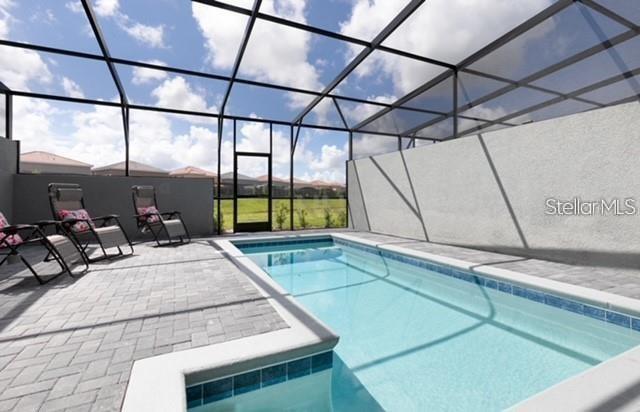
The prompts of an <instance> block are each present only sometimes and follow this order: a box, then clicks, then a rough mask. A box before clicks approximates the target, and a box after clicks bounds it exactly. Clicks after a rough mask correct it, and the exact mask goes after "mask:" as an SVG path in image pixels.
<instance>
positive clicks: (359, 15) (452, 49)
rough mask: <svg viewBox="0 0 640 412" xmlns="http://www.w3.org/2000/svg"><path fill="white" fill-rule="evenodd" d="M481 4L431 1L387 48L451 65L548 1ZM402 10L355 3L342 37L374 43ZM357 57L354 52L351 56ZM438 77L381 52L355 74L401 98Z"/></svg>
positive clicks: (361, 0)
mask: <svg viewBox="0 0 640 412" xmlns="http://www.w3.org/2000/svg"><path fill="white" fill-rule="evenodd" d="M485 3H486V2H485V1H483V0H433V1H429V2H427V3H425V4H424V5H423V6H421V7H420V8H419V9H418V10H417V11H416V12H415V13H414V14H413V15H412V16H411V17H410V18H409V19H408V20H407V21H406V22H405V23H404V24H403V25H402V26H400V27H399V28H398V29H397V30H396V31H395V32H394V33H392V34H391V36H390V37H389V38H388V39H387V41H386V42H385V45H388V46H390V47H394V48H398V49H401V50H408V51H411V52H413V53H416V54H420V55H424V56H428V57H432V58H435V59H439V60H444V61H448V62H450V63H454V64H455V63H458V62H459V61H460V60H461V59H462V58H464V57H466V56H467V55H468V54H470V53H472V52H473V51H475V50H477V49H479V48H480V47H482V46H484V45H486V44H488V43H489V42H491V41H493V40H495V39H496V38H497V37H498V36H500V35H501V34H503V33H505V32H507V31H508V30H510V29H511V28H513V27H515V26H516V25H517V24H519V23H521V22H523V21H524V20H526V19H527V18H529V17H531V16H532V15H534V14H535V13H536V12H537V11H539V10H541V9H542V8H544V7H545V6H547V5H549V4H550V3H551V0H531V1H526V2H520V3H519V4H518V7H514V6H513V1H510V0H496V1H493V2H491V7H487V5H486V4H485ZM402 5H403V3H402V2H392V1H384V0H373V1H372V0H356V2H355V5H354V8H353V11H352V13H351V16H350V19H349V20H348V21H345V22H343V23H342V24H341V32H342V33H343V34H347V35H350V36H354V37H360V38H372V37H374V36H375V35H376V34H377V33H378V32H379V31H380V29H381V28H382V27H384V26H385V25H386V24H387V23H388V22H389V21H390V20H391V17H390V16H393V15H395V13H397V11H399V9H400V7H401V6H402ZM355 52H356V51H355V50H353V51H352V55H353V54H355ZM514 63H515V62H511V63H510V64H514ZM440 71H441V69H440V68H438V67H435V66H430V65H425V64H423V63H420V62H412V61H410V60H408V59H405V58H402V57H400V56H396V55H392V54H388V53H382V52H380V53H374V54H372V55H371V56H370V57H369V58H368V59H367V60H366V62H365V64H364V65H361V67H359V68H358V70H357V71H356V74H357V75H360V76H363V77H364V76H367V75H372V74H373V73H377V72H381V73H383V74H384V75H386V76H388V77H389V78H390V79H391V80H392V81H393V85H394V90H395V92H396V93H397V94H399V95H404V94H406V93H408V92H410V91H411V90H413V89H415V88H416V87H418V86H419V85H421V84H422V83H425V82H426V81H428V80H429V79H430V78H433V77H434V76H435V75H436V74H437V73H438V72H440Z"/></svg>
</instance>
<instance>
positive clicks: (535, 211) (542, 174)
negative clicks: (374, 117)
mask: <svg viewBox="0 0 640 412" xmlns="http://www.w3.org/2000/svg"><path fill="white" fill-rule="evenodd" d="M639 159H640V104H638V103H637V102H635V103H629V104H625V105H620V106H615V107H610V108H605V109H599V110H595V111H591V112H587V113H581V114H575V115H571V116H566V117H562V118H558V119H552V120H549V121H544V122H538V123H532V124H528V125H524V126H519V127H513V128H507V129H502V130H498V131H495V132H488V133H484V134H481V135H474V136H469V137H464V138H460V139H456V140H453V141H449V142H443V143H439V144H435V145H429V146H424V147H419V148H416V149H411V150H407V151H404V152H402V153H400V152H395V153H389V154H384V155H379V156H374V157H373V158H365V159H359V160H356V161H354V162H350V164H349V179H350V181H349V198H350V202H351V203H352V202H353V200H354V199H359V198H360V197H362V198H363V199H364V205H365V207H363V208H356V207H355V206H353V207H351V217H352V222H351V223H352V225H353V227H355V228H356V229H362V230H367V229H370V230H372V231H375V232H381V233H389V234H396V235H401V236H406V237H411V238H416V239H423V238H425V236H424V232H425V231H426V237H427V238H428V239H429V240H430V241H432V242H441V243H446V244H455V245H464V246H469V247H477V248H483V249H489V250H497V251H501V252H505V253H512V254H519V255H525V256H534V257H544V258H550V259H559V260H566V261H572V262H584V263H595V264H599V263H601V264H605V265H613V264H615V265H620V266H633V265H638V264H640V212H639V214H637V215H635V216H613V215H611V214H609V215H606V216H601V215H596V216H557V215H555V216H553V215H548V214H546V213H545V210H546V206H545V201H546V199H548V198H550V197H553V198H558V199H561V200H570V199H573V198H576V197H577V198H580V199H582V200H599V199H603V198H604V199H624V198H634V199H635V200H636V203H635V205H636V206H637V207H638V209H639V210H640V167H638V163H639ZM403 164H404V165H406V168H405V166H404V165H403ZM355 169H357V171H358V173H357V178H356V174H355ZM385 175H386V176H385ZM389 180H390V181H391V182H393V185H392V184H391V183H390V182H389ZM394 186H395V187H394ZM411 187H413V191H412V190H411ZM361 194H362V195H361ZM365 211H366V216H363V214H364V213H365ZM414 211H418V212H419V214H418V216H416V214H415V213H414ZM363 222H364V224H363ZM367 222H368V224H366V223H367ZM421 222H422V223H424V230H423V228H422V224H421Z"/></svg>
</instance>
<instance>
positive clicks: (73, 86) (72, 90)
mask: <svg viewBox="0 0 640 412" xmlns="http://www.w3.org/2000/svg"><path fill="white" fill-rule="evenodd" d="M62 88H63V89H64V92H65V93H66V94H67V96H69V97H77V98H81V99H82V98H84V92H83V91H82V88H80V85H79V84H78V83H76V82H74V81H73V80H71V79H70V78H68V77H64V76H63V77H62Z"/></svg>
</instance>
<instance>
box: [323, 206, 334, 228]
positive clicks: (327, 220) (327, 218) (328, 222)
mask: <svg viewBox="0 0 640 412" xmlns="http://www.w3.org/2000/svg"><path fill="white" fill-rule="evenodd" d="M333 224H334V222H333V216H332V215H331V209H329V208H325V209H324V227H325V228H329V227H333Z"/></svg>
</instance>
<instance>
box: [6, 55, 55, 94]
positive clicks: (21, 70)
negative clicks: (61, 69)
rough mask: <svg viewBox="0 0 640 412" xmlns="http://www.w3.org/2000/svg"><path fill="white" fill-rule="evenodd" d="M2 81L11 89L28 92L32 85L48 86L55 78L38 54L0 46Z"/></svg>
mask: <svg viewBox="0 0 640 412" xmlns="http://www.w3.org/2000/svg"><path fill="white" fill-rule="evenodd" d="M0 79H2V80H3V83H5V84H6V85H7V86H8V87H9V88H10V89H15V90H27V91H28V90H30V88H29V84H30V83H32V82H37V83H40V84H47V83H50V82H51V80H52V79H53V76H52V74H51V72H50V71H49V67H48V66H47V64H46V63H45V62H44V60H42V58H41V57H40V55H39V54H38V53H37V52H35V51H32V50H25V49H19V48H15V47H9V46H0Z"/></svg>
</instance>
